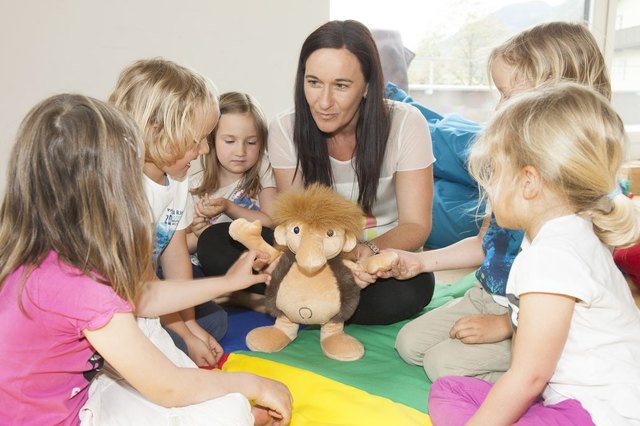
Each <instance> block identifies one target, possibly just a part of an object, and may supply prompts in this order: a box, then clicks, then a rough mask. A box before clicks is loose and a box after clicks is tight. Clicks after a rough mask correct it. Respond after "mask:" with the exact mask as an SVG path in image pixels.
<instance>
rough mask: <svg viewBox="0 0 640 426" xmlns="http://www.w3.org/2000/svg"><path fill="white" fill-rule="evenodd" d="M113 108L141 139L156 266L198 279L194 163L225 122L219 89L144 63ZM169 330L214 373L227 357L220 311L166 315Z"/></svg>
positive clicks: (203, 308)
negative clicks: (192, 229)
mask: <svg viewBox="0 0 640 426" xmlns="http://www.w3.org/2000/svg"><path fill="white" fill-rule="evenodd" d="M109 102H110V103H112V104H113V105H115V106H117V107H119V108H122V109H123V110H125V111H127V112H129V113H130V114H131V115H132V116H133V118H134V120H135V121H136V123H137V124H138V126H139V128H140V130H141V132H142V140H143V141H144V145H145V155H144V168H143V170H144V184H145V192H146V194H147V199H148V201H149V203H150V204H151V209H152V212H153V213H152V214H153V221H154V222H153V223H154V224H155V237H154V238H155V244H154V249H153V260H154V265H155V266H156V268H157V270H158V272H159V273H160V275H161V276H162V277H163V278H165V279H191V278H192V277H193V275H192V270H191V259H190V255H189V251H188V248H187V238H186V235H187V228H188V227H189V225H190V223H191V218H192V217H193V213H192V212H193V205H192V202H191V196H190V194H189V181H188V178H187V174H188V172H189V168H190V165H191V161H193V160H195V159H196V158H197V157H198V155H200V154H206V153H207V152H208V150H209V147H208V145H207V136H208V135H209V134H210V133H211V132H212V131H213V128H214V126H215V125H216V123H217V121H218V115H219V110H218V103H217V99H216V95H215V91H214V88H213V85H212V83H211V82H210V81H209V80H208V79H206V78H205V77H203V76H202V75H200V74H198V73H196V72H195V71H192V70H190V69H188V68H185V67H183V66H181V65H178V64H176V63H174V62H171V61H168V60H164V59H149V60H140V61H137V62H135V63H133V64H131V65H130V66H128V67H127V68H125V69H124V70H123V71H122V72H121V74H120V76H119V78H118V81H117V83H116V86H115V89H114V90H113V93H112V94H111V96H110V97H109ZM162 323H163V325H164V326H165V327H166V328H167V331H169V334H170V335H171V337H172V339H173V341H174V342H175V344H176V346H178V347H179V348H180V349H182V350H183V351H184V352H185V353H187V354H188V355H189V357H190V358H191V359H192V360H193V361H194V362H195V363H196V364H197V365H199V366H212V365H215V364H216V363H217V361H218V360H219V359H220V357H221V356H222V352H223V350H222V347H221V346H220V344H219V343H218V341H217V340H219V339H221V338H222V337H223V336H224V335H225V333H226V330H227V315H226V313H225V311H224V310H223V309H222V308H220V307H219V306H217V305H216V304H214V303H212V302H208V303H205V304H203V305H200V306H198V307H197V308H196V309H194V308H193V307H191V308H188V309H185V310H183V311H181V312H178V313H172V314H170V315H165V316H163V317H162Z"/></svg>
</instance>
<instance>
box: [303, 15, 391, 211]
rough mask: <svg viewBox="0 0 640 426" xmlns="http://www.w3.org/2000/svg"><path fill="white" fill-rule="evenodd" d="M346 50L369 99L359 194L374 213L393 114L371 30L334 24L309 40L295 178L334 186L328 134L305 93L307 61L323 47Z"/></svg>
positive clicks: (359, 153)
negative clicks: (356, 65) (316, 119)
mask: <svg viewBox="0 0 640 426" xmlns="http://www.w3.org/2000/svg"><path fill="white" fill-rule="evenodd" d="M325 48H329V49H342V48H344V49H347V50H348V51H349V52H351V53H352V54H353V55H354V56H355V57H356V58H357V59H358V62H359V63H360V67H361V69H362V73H363V75H364V80H365V82H366V83H368V90H367V96H366V97H363V98H362V100H361V103H360V111H359V114H358V123H357V125H356V148H355V171H356V175H357V178H358V185H359V187H360V193H359V194H358V203H359V204H360V205H361V206H362V208H363V209H364V211H365V212H367V213H371V208H372V206H373V203H374V202H375V199H376V192H377V190H378V179H379V177H380V170H381V168H382V162H383V159H384V154H385V150H386V147H387V138H388V137H389V130H390V123H391V120H390V112H389V108H388V106H387V105H386V103H385V100H384V98H385V96H384V78H383V75H382V65H381V62H380V56H379V54H378V49H377V47H376V43H375V41H374V40H373V36H372V35H371V32H370V31H369V29H368V28H367V27H365V26H364V25H363V24H361V23H360V22H358V21H353V20H347V21H330V22H327V23H326V24H324V25H322V26H321V27H319V28H318V29H316V30H315V31H314V32H312V33H311V34H310V35H309V37H307V39H306V40H305V41H304V44H303V45H302V49H301V50H300V58H299V60H298V71H297V73H296V85H295V122H294V128H293V141H294V143H295V145H296V149H297V151H298V164H297V167H296V174H297V173H298V170H299V169H301V172H302V176H303V180H304V184H305V186H308V185H310V184H312V183H315V182H320V183H323V184H325V185H329V186H331V185H332V184H333V175H332V173H331V163H330V161H329V151H328V148H327V142H326V134H325V133H323V132H322V131H320V129H318V126H317V125H316V123H315V122H314V120H313V117H312V116H311V111H310V109H309V105H308V104H307V101H306V98H305V95H304V84H305V72H306V70H305V66H306V62H307V59H308V58H309V56H311V54H312V53H313V52H315V51H316V50H318V49H325Z"/></svg>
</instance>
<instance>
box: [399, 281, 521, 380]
mask: <svg viewBox="0 0 640 426" xmlns="http://www.w3.org/2000/svg"><path fill="white" fill-rule="evenodd" d="M505 313H507V308H505V307H504V306H501V305H499V304H498V303H496V302H495V300H493V297H491V295H490V294H488V293H487V292H486V291H484V289H482V288H481V287H474V288H471V289H469V290H468V291H467V292H466V293H465V295H464V296H463V297H461V298H459V299H455V300H452V301H450V302H449V303H447V304H445V305H443V306H441V307H439V308H436V309H434V310H433V311H430V312H427V313H426V314H424V315H422V316H420V317H418V318H416V319H414V320H413V321H410V322H409V323H407V324H406V325H405V326H404V327H402V329H401V330H400V332H399V333H398V337H397V338H396V349H397V350H398V353H399V354H400V356H401V357H402V359H404V360H405V361H406V362H407V363H409V364H415V365H422V366H423V367H424V370H425V372H426V373H427V376H428V377H429V379H430V380H431V381H432V382H434V381H435V380H436V379H438V378H440V377H443V376H469V377H477V378H480V379H484V380H488V381H490V382H495V381H496V380H498V378H499V377H500V376H501V375H502V374H503V373H504V372H505V371H507V369H508V368H509V363H510V362H511V339H508V340H503V341H502V342H498V343H482V344H466V343H462V342H461V341H460V340H458V339H451V338H450V337H449V331H450V330H451V327H452V326H453V324H454V323H455V322H456V320H458V319H459V318H461V317H463V316H466V315H473V314H493V315H502V314H505Z"/></svg>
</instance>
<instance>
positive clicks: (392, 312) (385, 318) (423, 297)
mask: <svg viewBox="0 0 640 426" xmlns="http://www.w3.org/2000/svg"><path fill="white" fill-rule="evenodd" d="M434 287H435V277H434V275H433V273H432V272H427V273H424V274H419V275H416V276H415V277H413V278H411V279H408V280H397V279H395V278H387V279H384V280H383V279H379V280H378V281H376V282H375V283H373V284H371V285H370V286H368V287H367V288H365V289H364V290H362V292H361V293H360V303H359V304H358V308H357V309H356V311H355V313H354V314H353V316H352V317H351V318H350V319H349V321H348V322H349V323H352V324H365V325H384V324H392V323H394V322H398V321H402V320H406V319H409V318H411V317H413V316H414V315H416V314H417V313H419V312H420V311H421V310H422V309H423V308H424V307H425V306H427V305H428V304H429V302H431V298H432V297H433V290H434Z"/></svg>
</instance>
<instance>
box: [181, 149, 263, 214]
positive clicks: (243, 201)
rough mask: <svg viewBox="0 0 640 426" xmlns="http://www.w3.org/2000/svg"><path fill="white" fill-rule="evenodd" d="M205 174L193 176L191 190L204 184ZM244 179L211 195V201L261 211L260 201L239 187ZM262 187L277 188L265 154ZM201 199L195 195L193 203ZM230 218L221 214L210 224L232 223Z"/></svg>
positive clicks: (261, 177)
mask: <svg viewBox="0 0 640 426" xmlns="http://www.w3.org/2000/svg"><path fill="white" fill-rule="evenodd" d="M202 178H203V172H198V173H196V174H194V175H193V176H191V177H190V178H189V179H190V181H189V186H190V187H191V188H197V187H198V186H200V184H201V183H202ZM241 181H242V179H238V180H237V181H235V182H232V183H230V184H229V185H226V186H223V187H222V188H218V190H217V191H215V192H213V193H211V194H209V198H210V199H214V198H226V199H227V200H230V201H232V202H233V203H234V204H237V205H239V206H241V207H245V208H247V209H250V210H260V200H259V199H258V198H257V197H255V198H254V197H248V196H246V195H245V194H244V191H242V190H241V189H240V188H239V186H240V183H241ZM260 185H262V188H263V189H264V188H275V187H276V180H275V179H274V177H273V170H272V169H271V166H270V164H269V159H268V157H267V155H266V153H265V155H264V156H263V157H262V162H261V163H260ZM198 200H199V197H198V196H196V195H194V196H193V202H194V203H197V202H198ZM232 221H233V219H231V218H230V217H229V216H227V215H226V214H224V213H221V214H219V215H218V216H214V217H212V218H210V219H209V223H210V224H212V225H213V224H214V223H224V222H232Z"/></svg>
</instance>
